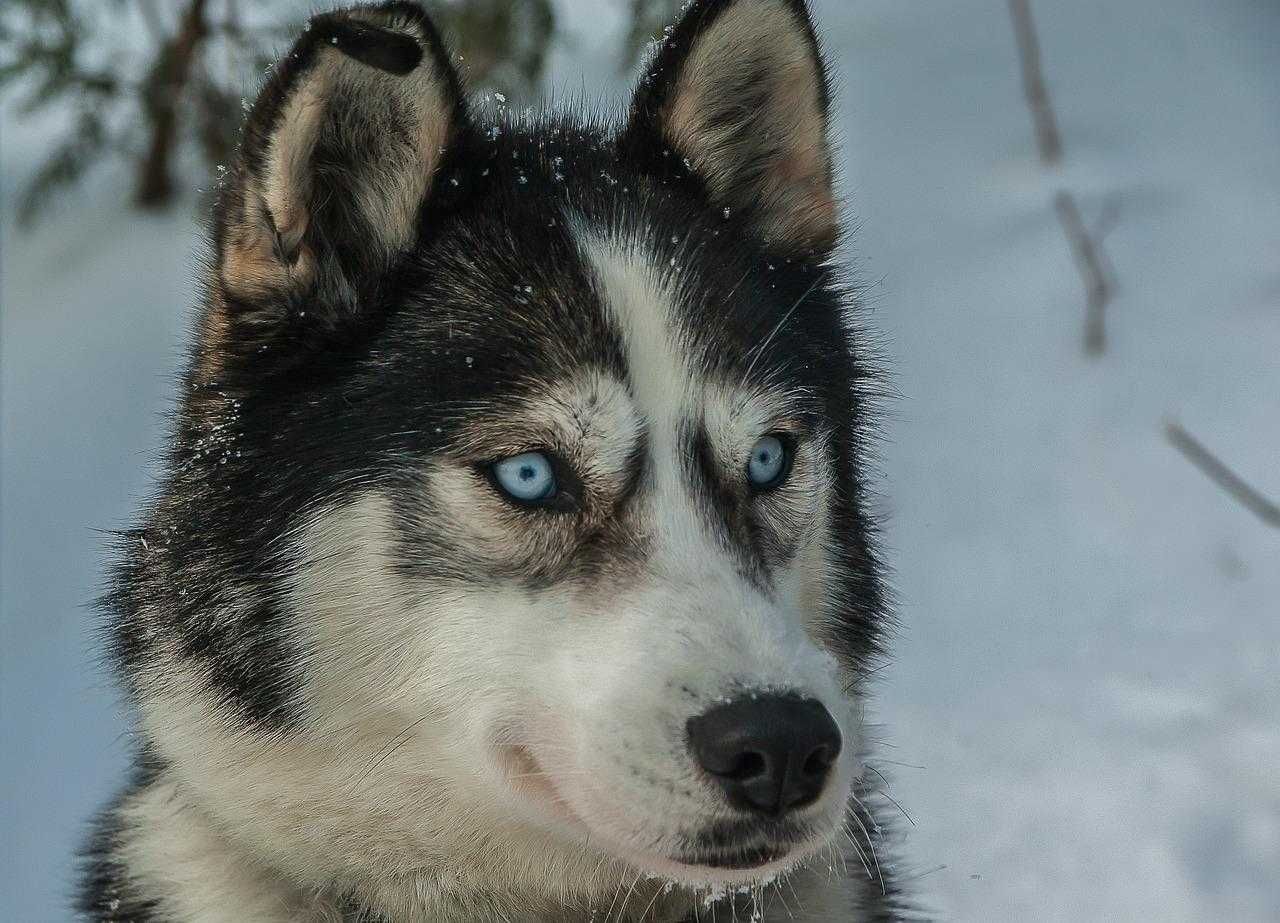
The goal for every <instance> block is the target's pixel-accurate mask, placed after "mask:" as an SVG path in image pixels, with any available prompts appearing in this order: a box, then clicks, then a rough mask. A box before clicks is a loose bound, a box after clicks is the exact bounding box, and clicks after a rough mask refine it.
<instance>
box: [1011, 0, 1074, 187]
mask: <svg viewBox="0 0 1280 923" xmlns="http://www.w3.org/2000/svg"><path fill="white" fill-rule="evenodd" d="M1009 14H1010V15H1011V16H1012V17H1013V31H1014V34H1015V35H1017V37H1018V57H1019V58H1020V59H1021V62H1022V90H1023V92H1024V93H1025V94H1026V96H1027V105H1028V106H1030V107H1031V117H1032V119H1033V120H1034V121H1035V127H1036V143H1037V144H1039V146H1040V159H1041V160H1042V161H1043V162H1044V163H1047V164H1056V163H1057V162H1058V161H1060V160H1061V159H1062V138H1061V137H1060V136H1059V135H1058V120H1057V118H1056V117H1055V116H1054V114H1053V106H1052V105H1051V104H1050V102H1049V90H1048V88H1047V87H1046V86H1045V82H1044V72H1043V71H1042V70H1041V68H1040V40H1039V39H1038V38H1037V37H1036V24H1035V21H1034V20H1033V19H1032V18H1031V0H1009Z"/></svg>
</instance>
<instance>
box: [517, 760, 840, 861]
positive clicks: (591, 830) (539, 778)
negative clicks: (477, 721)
mask: <svg viewBox="0 0 1280 923" xmlns="http://www.w3.org/2000/svg"><path fill="white" fill-rule="evenodd" d="M501 764H502V768H503V770H504V775H505V777H506V780H507V782H508V784H509V785H510V786H511V787H512V789H513V790H515V791H516V792H518V793H519V794H520V795H522V796H524V798H526V799H529V800H531V801H532V802H534V803H536V804H537V805H539V807H540V809H541V810H542V811H543V812H545V813H547V814H550V815H551V816H552V817H553V818H555V819H556V820H558V821H559V822H560V823H563V824H565V825H567V826H568V827H570V828H572V829H575V830H577V831H578V832H580V833H584V834H586V835H587V836H589V837H591V839H592V840H594V841H595V842H597V843H602V844H603V843H607V842H609V841H610V840H611V839H612V838H611V837H609V836H608V835H607V834H604V833H603V831H601V830H598V829H596V828H595V827H594V826H593V825H592V824H591V823H590V822H589V821H588V820H587V819H586V818H584V817H582V816H580V815H579V814H578V813H577V812H576V811H574V809H573V808H572V807H571V806H570V804H569V803H568V801H567V800H566V799H565V798H564V797H563V794H562V793H561V792H560V791H559V790H558V788H557V785H556V779H555V777H554V775H553V774H552V773H551V772H548V771H547V769H545V768H544V767H543V766H542V764H541V763H540V762H539V761H538V759H537V758H536V757H535V756H534V754H533V752H532V751H531V749H530V748H528V747H526V746H523V745H507V746H505V747H503V748H502V753H501ZM825 841H826V838H825V837H824V836H823V835H822V831H821V830H820V829H818V827H817V826H815V825H814V824H812V823H808V822H789V821H769V822H756V821H728V822H720V823H716V824H711V825H708V826H706V827H703V828H700V829H697V830H695V831H691V832H688V833H686V834H684V835H681V836H680V837H679V838H678V840H677V845H676V846H675V848H674V849H672V850H669V851H667V850H664V851H662V852H649V851H648V850H645V851H643V852H638V851H636V850H635V849H634V848H632V847H627V846H625V845H623V843H622V842H616V843H615V844H614V845H615V847H616V851H615V854H616V855H617V857H618V858H620V859H622V860H624V861H626V862H628V863H630V864H631V865H634V866H636V867H637V868H640V869H644V870H646V871H647V872H648V873H649V874H652V875H658V876H661V877H667V878H670V879H672V880H673V881H681V882H684V883H686V884H691V885H700V884H707V883H715V882H721V883H725V882H728V883H734V882H737V883H743V882H750V881H753V880H755V879H756V878H758V877H760V876H762V875H766V874H771V873H774V872H777V871H783V870H785V869H787V868H789V867H792V866H794V865H796V864H797V863H799V862H801V861H803V860H804V859H805V858H806V857H807V856H809V855H811V854H812V853H813V852H814V851H815V850H816V849H817V848H819V847H820V844H821V843H823V842H825Z"/></svg>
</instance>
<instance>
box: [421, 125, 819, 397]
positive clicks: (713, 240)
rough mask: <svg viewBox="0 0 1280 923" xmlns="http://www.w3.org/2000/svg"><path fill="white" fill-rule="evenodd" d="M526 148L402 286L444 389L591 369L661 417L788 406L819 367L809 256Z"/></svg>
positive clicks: (514, 385) (629, 181)
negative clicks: (447, 378)
mask: <svg viewBox="0 0 1280 923" xmlns="http://www.w3.org/2000/svg"><path fill="white" fill-rule="evenodd" d="M530 147H532V148H533V149H534V150H536V147H537V146H536V145H532V146H513V148H512V151H513V156H511V157H509V158H499V159H498V163H497V164H496V165H495V166H494V168H493V170H494V171H496V174H497V176H496V178H495V180H494V182H495V184H496V188H495V189H494V190H493V191H491V192H490V194H488V195H486V196H484V197H483V198H481V199H480V201H479V205H478V206H477V208H475V209H473V210H469V211H467V212H465V213H464V215H463V216H462V217H461V218H460V219H459V220H458V221H456V222H455V223H454V225H453V226H452V227H451V228H450V229H449V231H448V232H447V233H442V234H440V235H438V236H437V237H436V238H434V239H433V240H432V241H431V245H430V248H429V249H428V251H427V253H426V254H425V255H424V258H423V262H424V265H425V267H426V271H425V272H424V273H423V279H424V283H423V285H422V286H421V287H420V288H418V289H416V290H414V291H412V293H411V296H410V301H411V302H412V303H413V307H414V308H415V310H414V311H413V312H412V314H413V318H414V320H413V323H414V324H416V325H417V327H418V330H417V333H418V334H419V335H418V336H415V337H414V338H413V341H414V342H426V341H430V342H431V344H432V345H431V350H432V354H433V358H434V357H441V358H445V359H446V360H447V363H446V364H447V366H448V367H449V368H450V369H451V370H452V372H453V374H452V375H451V378H452V379H453V383H454V384H455V385H457V386H458V387H457V388H456V389H447V390H456V392H457V394H458V396H460V397H461V396H465V397H467V398H469V399H472V400H476V399H480V398H482V397H484V396H486V395H492V396H494V397H499V396H504V395H508V394H510V393H511V392H513V391H514V392H521V393H533V394H537V393H543V392H546V391H547V389H548V387H549V386H551V385H556V386H558V387H559V388H560V390H561V392H562V393H563V392H564V390H565V388H566V387H567V386H569V385H570V384H572V385H574V386H578V387H581V388H582V389H584V390H585V392H588V393H590V392H593V391H595V390H598V380H599V379H598V378H593V377H592V375H591V374H587V373H593V374H594V373H601V374H603V375H605V376H606V377H608V378H611V379H613V380H616V381H617V382H620V383H621V384H622V385H623V387H624V388H625V389H626V390H627V392H628V394H629V395H630V397H631V399H632V401H633V402H634V403H635V404H636V405H637V406H638V407H639V408H640V409H641V412H642V413H643V414H644V415H645V416H646V417H665V418H667V419H668V420H669V421H670V422H676V420H675V418H676V416H678V415H682V414H683V415H687V414H688V413H689V412H690V410H691V408H695V407H701V408H705V410H706V412H707V413H708V414H712V415H715V416H717V417H718V418H719V419H721V420H724V419H728V418H730V417H734V418H739V417H741V418H746V419H751V418H758V419H764V418H767V417H769V416H771V415H773V416H776V415H777V414H778V413H779V412H781V410H782V407H781V406H780V405H782V404H790V405H792V406H793V409H794V405H795V404H796V403H797V396H798V395H800V394H802V393H803V392H805V391H806V389H809V390H811V386H812V385H813V384H814V383H815V382H816V381H817V380H818V379H819V377H820V375H819V370H818V369H817V368H816V367H815V365H814V363H812V362H811V361H806V357H807V356H808V354H810V353H812V349H807V348H806V347H805V344H806V343H808V344H809V346H813V345H815V343H814V337H813V335H812V324H810V323H808V322H806V315H809V314H812V313H814V312H818V313H822V312H823V311H825V310H827V309H826V308H825V306H824V305H823V304H822V303H821V302H822V297H821V296H822V295H824V294H825V293H823V292H821V291H820V290H819V283H820V280H821V274H820V272H819V271H818V270H816V269H815V268H813V267H804V266H798V265H791V264H789V263H784V261H783V260H774V259H771V258H770V257H769V256H768V255H767V254H766V253H764V252H762V251H760V250H758V249H756V248H754V247H753V246H751V245H750V244H749V243H748V242H747V241H745V240H742V239H737V238H735V236H734V234H735V230H734V229H733V228H732V227H731V226H721V225H720V224H719V223H718V222H717V221H716V220H715V218H716V216H713V215H708V214H705V213H704V212H703V211H700V210H698V209H697V208H695V207H691V206H690V204H689V203H687V202H683V201H680V200H679V198H677V197H674V196H671V195H669V194H666V193H664V191H663V190H661V189H655V188H653V187H652V186H651V185H648V184H647V183H646V181H645V180H644V179H643V178H640V177H636V176H633V175H630V174H628V172H627V170H626V165H625V164H620V163H616V162H613V161H610V160H609V159H607V158H605V157H603V156H602V155H599V152H597V154H596V156H593V157H591V158H586V160H585V162H577V169H576V170H575V169H574V162H573V161H571V160H569V159H568V158H566V157H564V156H562V155H560V154H557V153H554V151H555V150H556V148H555V147H551V148H549V149H548V150H545V151H542V152H540V153H538V154H536V155H535V153H534V152H533V151H531V150H530ZM602 164H603V166H602ZM538 165H541V166H543V167H545V168H546V169H545V170H544V171H542V172H539V171H538V170H536V169H535V167H537V166H538ZM560 171H563V172H560ZM826 339H827V340H828V341H830V340H832V338H831V337H829V336H828V337H827V338H826ZM816 345H822V344H820V343H819V344H816ZM826 345H827V346H831V345H834V343H831V342H827V344H826ZM459 358H461V360H462V361H461V363H459V361H458V359H459ZM442 396H444V395H442ZM799 403H803V402H802V401H801V402H799Z"/></svg>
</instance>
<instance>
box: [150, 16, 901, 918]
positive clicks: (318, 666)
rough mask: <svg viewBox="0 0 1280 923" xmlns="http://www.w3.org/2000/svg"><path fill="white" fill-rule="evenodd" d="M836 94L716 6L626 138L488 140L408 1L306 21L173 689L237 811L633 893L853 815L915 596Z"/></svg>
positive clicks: (178, 502) (736, 867) (793, 46)
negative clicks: (891, 549) (867, 737)
mask: <svg viewBox="0 0 1280 923" xmlns="http://www.w3.org/2000/svg"><path fill="white" fill-rule="evenodd" d="M335 46H336V47H335ZM826 92H827V91H826V84H825V78H824V75H823V70H822V65H821V61H820V59H819V57H818V54H817V46H816V43H815V41H814V38H813V33H812V30H811V28H810V26H809V22H808V19H807V15H806V13H805V10H804V7H803V4H802V3H800V2H798V0H736V2H732V0H730V2H709V3H701V4H695V5H694V7H693V8H692V9H691V10H690V11H689V13H688V14H687V15H686V18H685V20H684V22H683V23H681V25H680V26H679V27H678V28H677V29H676V30H674V31H673V32H672V34H671V35H670V36H669V38H668V40H667V42H666V44H665V45H664V47H663V49H662V50H661V51H660V53H659V55H658V57H657V59H656V61H655V64H654V66H653V68H652V70H651V72H650V75H649V76H648V77H647V78H646V79H645V80H644V81H643V82H642V84H641V86H640V89H639V90H638V91H637V95H636V99H635V101H634V103H633V105H632V110H631V116H630V119H629V121H628V123H627V125H626V127H625V128H624V129H623V130H622V131H621V132H620V133H618V134H617V135H616V136H611V135H608V134H606V133H604V132H603V131H600V130H597V129H595V128H592V127H584V126H576V125H572V124H569V123H561V122H546V123H538V124H534V125H523V126H522V125H519V124H509V123H495V124H493V125H485V124H481V123H479V122H478V121H477V120H476V119H475V118H474V117H473V116H472V115H471V114H470V113H468V111H467V108H466V105H465V103H464V101H463V99H462V97H461V96H460V95H459V91H458V83H457V79H456V77H455V76H454V75H453V72H452V70H451V69H450V65H449V63H448V59H447V57H446V56H445V55H444V54H443V52H442V51H441V48H440V44H439V41H438V39H437V38H436V36H435V33H434V32H433V31H432V29H431V26H430V24H429V23H428V22H427V21H426V19H425V17H424V16H423V14H422V13H421V12H420V11H418V10H417V8H416V7H415V6H413V5H411V4H403V3H397V4H388V5H385V6H383V7H375V8H366V9H364V10H361V11H356V12H351V13H345V14H334V15H331V16H325V17H318V18H317V19H316V20H315V21H313V24H312V27H311V28H310V30H309V31H308V33H307V35H306V36H305V37H304V38H303V39H302V40H301V41H300V42H299V45H298V46H297V47H296V48H295V50H294V52H293V54H292V55H291V57H290V58H288V59H286V61H285V63H284V64H283V65H282V66H281V67H280V68H279V69H278V71H277V72H276V74H275V75H274V76H273V78H272V80H271V83H270V85H269V87H268V88H267V90H265V91H264V93H263V96H262V98H261V99H260V100H259V102H258V105H257V106H256V107H255V109H254V112H253V113H252V115H251V117H250V124H249V126H248V128H247V129H246V141H245V146H244V150H243V152H242V157H241V162H240V165H239V167H238V168H237V170H236V171H235V173H234V174H233V177H232V179H231V181H230V183H229V185H228V187H227V188H226V189H225V190H224V195H223V199H222V202H221V204H220V206H219V210H218V215H217V227H216V235H215V260H214V267H213V268H214V278H213V280H212V283H211V286H210V306H209V309H208V312H207V314H206V318H205V321H204V326H203V329H202V331H201V338H200V343H199V345H198V348H197V356H196V361H195V363H194V366H193V369H194V370H193V373H192V381H191V388H190V392H191V393H190V396H189V398H188V400H187V402H186V407H185V416H184V420H183V423H182V437H183V438H182V444H183V448H182V449H180V454H181V455H182V457H181V458H180V461H181V464H179V465H178V466H177V470H176V473H175V475H174V479H173V482H172V484H171V489H170V492H169V497H168V499H167V500H166V501H164V502H162V504H161V511H160V515H161V521H165V522H168V521H170V520H169V519H165V517H166V516H168V517H170V518H171V519H172V521H173V522H175V523H179V524H176V525H167V526H165V527H164V528H166V529H168V530H169V531H170V532H171V533H172V536H171V538H170V539H169V544H167V545H165V546H164V547H165V548H166V549H168V551H167V552H166V553H168V554H171V555H177V554H182V555H184V556H185V558H184V561H185V563H184V567H183V568H182V569H181V570H180V571H179V570H176V569H175V571H174V573H175V574H178V576H175V577H174V578H173V579H174V580H175V581H176V582H177V584H178V585H176V586H175V587H174V589H177V590H178V593H179V595H180V598H181V599H182V600H199V601H200V602H199V603H196V602H190V603H188V602H180V603H178V604H177V605H178V608H179V610H180V611H179V613H178V614H177V615H172V616H169V617H167V618H168V619H169V622H168V624H166V625H165V627H164V631H165V632H168V633H171V634H172V635H173V640H172V641H168V642H163V643H159V644H157V645H156V648H157V650H160V649H162V650H164V651H166V652H167V653H166V654H165V655H164V656H163V657H161V656H160V655H159V654H157V653H156V652H154V651H153V652H152V653H150V654H149V655H147V656H149V657H150V658H152V661H153V669H154V662H155V661H157V660H164V662H165V663H166V664H167V667H166V669H167V671H168V675H167V676H156V677H153V678H150V679H143V680H141V681H140V682H139V688H140V701H141V703H142V710H143V714H144V717H145V720H146V721H147V724H148V729H149V731H150V734H151V736H152V737H153V739H155V740H156V741H157V748H158V750H159V751H160V752H161V755H162V756H163V757H165V758H166V759H168V760H170V761H171V762H172V763H174V764H175V765H176V766H178V767H179V770H180V771H181V772H183V773H184V774H185V775H186V776H188V777H189V780H190V783H191V784H192V785H193V786H195V787H196V788H198V789H201V790H203V791H204V792H205V794H206V796H207V797H208V799H209V802H210V804H212V805H214V808H213V810H215V812H224V813H225V815H226V816H225V818H224V819H225V820H226V821H228V823H230V824H232V825H243V826H245V827H248V828H255V829H256V828H262V829H263V830H264V831H265V832H263V833H261V834H258V835H259V837H260V839H262V840H263V843H264V845H262V847H261V848H263V849H264V850H266V851H271V850H273V849H274V850H278V851H279V852H280V853H281V854H282V855H285V854H287V855H288V856H289V858H290V861H291V862H292V863H294V864H297V865H300V866H301V867H303V868H306V869H311V868H314V873H315V876H316V878H317V879H322V878H323V877H324V875H325V874H329V873H332V871H333V869H334V868H341V869H343V870H354V871H356V872H358V873H359V874H362V875H365V876H366V877H376V876H377V875H378V874H380V873H385V874H386V875H390V876H396V875H407V874H412V873H414V872H416V871H419V870H423V869H428V868H433V867H438V865H439V864H440V863H442V862H443V863H446V864H448V863H453V865H452V868H453V872H452V874H455V875H457V876H458V877H460V878H465V877H466V876H467V875H475V876H477V878H478V879H482V878H483V873H482V872H477V871H476V870H477V869H482V868H486V867H491V868H492V869H493V870H494V874H503V875H506V876H510V877H511V878H512V879H519V878H521V877H522V876H524V877H528V878H529V879H530V880H541V881H544V882H545V881H547V880H548V878H550V879H551V880H555V881H560V882H569V884H567V885H563V887H564V888H565V889H566V890H569V891H572V890H574V889H577V890H578V891H579V892H581V893H583V894H591V893H595V892H596V891H600V892H602V893H606V895H607V894H609V893H613V892H612V889H613V882H614V881H616V880H618V875H619V874H620V872H619V870H634V871H637V872H644V873H650V874H654V875H660V876H663V877H666V878H669V879H674V880H677V881H681V882H683V883H686V884H691V885H699V884H712V885H715V884H721V885H723V884H725V883H733V882H742V881H750V880H755V879H758V878H760V877H762V876H764V875H766V874H769V873H771V872H773V871H776V870H777V869H778V868H780V867H784V866H787V865H790V864H794V863H795V862H797V861H800V860H802V859H804V858H805V857H807V856H809V855H812V854H813V853H814V852H816V851H818V850H820V849H822V848H823V847H825V846H826V845H827V844H828V843H829V842H830V841H831V840H832V838H833V837H834V836H835V835H836V834H837V831H838V830H839V829H840V827H841V824H842V823H843V820H844V815H845V809H846V802H847V800H848V797H849V794H850V786H851V784H852V780H853V779H854V778H855V777H856V776H857V775H858V774H859V772H860V766H859V761H858V754H859V751H860V749H861V734H862V730H861V713H860V704H859V695H860V691H861V690H860V680H861V678H862V675H863V669H864V667H865V665H866V659H867V658H868V657H869V656H870V654H871V653H872V651H873V649H874V645H875V637H876V629H877V617H878V615H879V610H880V598H879V594H878V589H877V583H876V576H875V572H874V566H873V560H872V557H871V553H870V550H869V546H868V541H867V535H866V531H867V526H866V523H865V521H864V516H863V513H862V510H861V497H860V487H859V476H858V471H857V457H856V455H857V452H856V447H857V426H858V424H859V421H860V414H861V408H860V406H859V390H858V378H859V375H860V372H859V369H858V367H857V366H856V365H855V362H854V358H853V354H852V350H851V347H850V345H849V343H848V332H847V330H846V325H845V317H844V313H843V312H844V307H845V306H844V301H843V298H842V294H843V293H842V292H841V290H840V288H839V284H838V280H837V279H836V278H835V277H834V275H833V270H832V269H831V268H830V266H829V264H828V262H827V256H828V254H829V251H830V249H831V247H832V245H833V242H834V240H835V237H836V227H835V223H834V221H835V217H834V205H833V199H832V192H831V175H830V174H831V168H830V153H829V148H828V145H827V141H826V124H825V123H826V108H827V98H826ZM182 453H186V454H182ZM197 511H198V512H197ZM193 517H198V521H193ZM184 581H190V586H188V585H186V584H184ZM156 592H158V591H156V590H154V589H153V590H152V593H153V594H154V593H156ZM171 595H172V594H171ZM211 601H212V602H211ZM210 605H212V606H213V607H214V608H215V609H216V615H215V616H214V617H209V616H208V613H207V611H205V612H203V613H202V611H201V610H200V608H199V607H200V606H204V607H206V609H207V607H209V606H210ZM146 606H147V603H146V601H145V600H144V602H143V603H142V604H141V607H142V608H146ZM187 606H191V607H192V608H189V609H188V608H185V607H187ZM135 629H136V626H135ZM125 654H126V659H127V658H128V657H129V656H133V657H134V658H135V659H137V658H140V657H142V656H143V655H141V654H139V653H137V652H136V651H132V652H131V650H126V651H125ZM135 670H136V668H135ZM179 676H180V677H182V678H183V679H182V683H183V688H182V689H181V690H179V688H178V683H176V682H175V681H174V680H175V678H176V677H179ZM326 863H328V864H329V865H330V868H329V869H328V870H327V871H326V870H325V869H324V868H323V867H324V866H325V864H326ZM499 869H501V870H503V871H501V872H500V873H499V872H498V871H497V870H499ZM550 869H554V871H549V870H550ZM303 874H304V876H305V874H307V873H306V872H304V873H303ZM500 884H501V882H500ZM546 887H550V886H549V885H548V886H546Z"/></svg>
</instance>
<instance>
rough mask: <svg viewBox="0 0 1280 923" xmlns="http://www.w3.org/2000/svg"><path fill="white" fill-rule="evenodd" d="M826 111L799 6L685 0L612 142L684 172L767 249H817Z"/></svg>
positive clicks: (832, 218) (823, 214)
mask: <svg viewBox="0 0 1280 923" xmlns="http://www.w3.org/2000/svg"><path fill="white" fill-rule="evenodd" d="M828 107H829V88H828V84H827V75H826V70H825V68H824V66H823V63H822V57H821V54H820V52H819V48H818V40H817V37H816V35H815V34H814V30H813V23H812V22H811V20H810V18H809V12H808V9H807V8H806V4H805V2H804V0H697V2H695V3H694V4H693V5H692V6H691V7H690V8H689V10H688V11H687V12H686V13H685V15H684V18H683V19H682V20H681V21H680V23H679V24H678V25H677V26H676V27H675V28H674V29H672V30H671V31H670V32H669V33H668V35H667V37H666V39H665V40H664V41H663V44H662V46H661V48H660V49H659V51H658V53H657V54H656V56H655V57H654V60H653V62H652V64H651V65H650V67H649V68H648V70H647V71H646V74H645V76H644V78H643V79H642V80H641V82H640V86H639V88H638V89H637V90H636V94H635V97H634V99H633V101H632V104H631V113H630V119H629V122H628V124H627V127H626V128H625V129H624V131H623V134H622V136H621V138H620V144H621V146H622V149H623V151H624V153H625V154H626V155H629V156H631V157H634V158H638V159H639V160H640V161H641V162H644V161H646V160H647V161H650V162H651V164H650V165H651V166H652V167H653V168H654V169H656V170H658V171H664V172H669V171H670V170H672V169H678V168H679V167H678V165H680V164H684V165H687V166H689V167H692V169H693V170H694V172H695V173H696V174H697V176H698V177H699V178H700V180H701V181H702V183H703V184H704V185H705V187H706V190H707V193H708V194H709V196H710V197H711V200H712V203H713V204H714V205H715V206H716V207H718V208H727V209H730V211H731V213H734V214H737V215H739V216H740V217H743V218H744V219H745V220H746V221H747V222H748V224H749V226H751V227H752V228H753V229H754V230H755V232H756V233H757V234H758V235H759V236H760V237H761V238H762V240H763V241H764V243H765V244H766V245H767V246H769V247H770V248H771V249H774V250H776V251H780V252H785V253H796V254H802V253H813V252H818V253H824V252H827V251H829V250H830V249H831V247H832V246H833V245H834V244H835V241H836V236H837V223H836V206H835V197H834V192H833V189H832V176H831V148H830V145H829V143H828V140H827V117H828ZM672 158H674V159H675V164H671V163H670V161H671V159H672Z"/></svg>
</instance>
